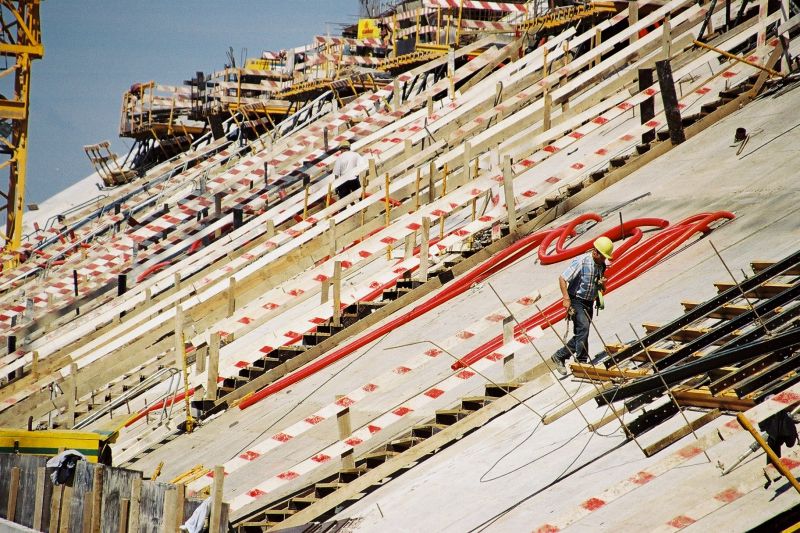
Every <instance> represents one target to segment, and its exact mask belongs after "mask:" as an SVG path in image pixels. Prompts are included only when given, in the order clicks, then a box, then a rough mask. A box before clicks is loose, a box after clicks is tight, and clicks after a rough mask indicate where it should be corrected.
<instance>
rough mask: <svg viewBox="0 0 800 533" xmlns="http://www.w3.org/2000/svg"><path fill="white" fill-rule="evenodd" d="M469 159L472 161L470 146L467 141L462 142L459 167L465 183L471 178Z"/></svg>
mask: <svg viewBox="0 0 800 533" xmlns="http://www.w3.org/2000/svg"><path fill="white" fill-rule="evenodd" d="M471 159H472V145H470V143H469V141H464V154H463V159H462V163H461V165H462V167H463V170H462V172H463V173H464V182H465V183H466V182H468V181H469V180H470V179H472V176H470V173H471V172H470V166H469V163H470V160H471Z"/></svg>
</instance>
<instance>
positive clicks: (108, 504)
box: [100, 468, 142, 531]
mask: <svg viewBox="0 0 800 533" xmlns="http://www.w3.org/2000/svg"><path fill="white" fill-rule="evenodd" d="M141 478H142V473H141V472H139V471H137V470H124V469H122V468H106V469H105V472H104V475H103V487H102V488H103V508H102V511H101V513H102V521H101V524H100V525H101V530H102V531H114V529H115V528H117V527H119V524H120V523H121V521H122V517H121V516H120V511H121V509H122V507H121V504H120V502H121V501H122V500H130V499H131V488H132V486H133V484H134V482H135V481H136V480H137V479H141ZM125 521H126V522H127V517H126V518H125Z"/></svg>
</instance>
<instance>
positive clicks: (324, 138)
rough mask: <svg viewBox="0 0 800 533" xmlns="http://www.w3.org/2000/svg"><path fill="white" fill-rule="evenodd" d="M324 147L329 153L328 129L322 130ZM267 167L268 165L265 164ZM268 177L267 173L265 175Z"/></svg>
mask: <svg viewBox="0 0 800 533" xmlns="http://www.w3.org/2000/svg"><path fill="white" fill-rule="evenodd" d="M322 145H323V146H324V147H325V151H326V152H327V151H328V149H329V147H328V128H322ZM264 164H265V165H266V163H264ZM264 175H266V172H265V173H264Z"/></svg>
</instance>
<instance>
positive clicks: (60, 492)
mask: <svg viewBox="0 0 800 533" xmlns="http://www.w3.org/2000/svg"><path fill="white" fill-rule="evenodd" d="M64 488H65V485H59V486H58V487H56V486H53V495H52V497H51V498H50V524H49V527H48V531H49V532H50V533H58V519H59V517H60V516H61V499H62V498H63V497H64ZM87 507H89V508H90V509H91V506H89V505H87ZM89 529H90V532H91V528H89Z"/></svg>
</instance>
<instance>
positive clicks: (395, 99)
mask: <svg viewBox="0 0 800 533" xmlns="http://www.w3.org/2000/svg"><path fill="white" fill-rule="evenodd" d="M393 89H394V90H393V91H392V105H393V106H394V109H392V111H397V109H399V108H400V104H401V102H402V95H401V94H400V80H398V79H397V78H395V79H394V81H393Z"/></svg>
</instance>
